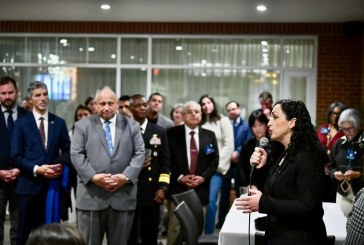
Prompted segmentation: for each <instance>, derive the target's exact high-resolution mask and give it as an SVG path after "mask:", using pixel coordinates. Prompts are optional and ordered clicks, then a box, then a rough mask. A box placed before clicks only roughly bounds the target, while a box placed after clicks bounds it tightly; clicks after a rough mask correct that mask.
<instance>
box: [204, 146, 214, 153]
mask: <svg viewBox="0 0 364 245" xmlns="http://www.w3.org/2000/svg"><path fill="white" fill-rule="evenodd" d="M203 151H204V152H205V155H210V154H211V153H214V152H215V148H214V146H213V145H212V144H209V145H207V146H205V149H203Z"/></svg>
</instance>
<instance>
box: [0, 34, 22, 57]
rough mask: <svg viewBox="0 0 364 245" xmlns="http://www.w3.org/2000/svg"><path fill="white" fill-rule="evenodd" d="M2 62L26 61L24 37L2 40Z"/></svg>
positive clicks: (0, 46) (0, 48)
mask: <svg viewBox="0 0 364 245" xmlns="http://www.w3.org/2000/svg"><path fill="white" fill-rule="evenodd" d="M0 58H1V60H0V62H4V63H15V62H24V61H25V38H24V37H1V38H0Z"/></svg>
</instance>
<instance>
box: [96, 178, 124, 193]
mask: <svg viewBox="0 0 364 245" xmlns="http://www.w3.org/2000/svg"><path fill="white" fill-rule="evenodd" d="M91 182H92V183H94V184H95V185H97V186H100V187H101V188H103V189H104V190H106V191H110V192H114V191H116V190H117V189H119V188H120V187H122V186H124V185H125V184H126V183H128V179H127V177H126V176H125V175H123V174H110V173H108V174H106V173H99V174H95V175H94V176H93V177H92V178H91Z"/></svg>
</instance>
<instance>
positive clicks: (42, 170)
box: [36, 163, 63, 179]
mask: <svg viewBox="0 0 364 245" xmlns="http://www.w3.org/2000/svg"><path fill="white" fill-rule="evenodd" d="M62 171H63V166H62V164H60V163H57V164H43V165H41V166H39V167H38V168H37V170H36V173H37V174H41V175H44V177H46V178H49V179H54V178H58V177H59V176H60V175H61V174H62Z"/></svg>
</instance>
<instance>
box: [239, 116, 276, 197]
mask: <svg viewBox="0 0 364 245" xmlns="http://www.w3.org/2000/svg"><path fill="white" fill-rule="evenodd" d="M268 121H269V120H268V118H267V117H266V115H265V114H264V113H263V112H262V111H259V110H258V111H253V112H252V113H251V114H250V116H249V119H248V122H249V126H250V128H251V129H252V131H253V135H254V137H253V138H251V139H249V140H248V141H247V142H246V143H245V145H244V147H243V148H242V149H241V153H240V159H239V169H240V172H239V173H240V183H241V186H248V185H249V182H250V172H251V168H252V166H251V165H250V157H251V155H252V154H253V152H254V149H255V147H259V142H260V140H261V138H263V137H266V138H268V139H269V138H270V136H269V131H268ZM268 174H269V167H268V166H264V167H263V168H261V169H259V171H254V172H253V176H252V180H251V185H252V186H251V188H255V189H258V190H261V191H263V188H264V184H265V180H266V178H267V177H268Z"/></svg>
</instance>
